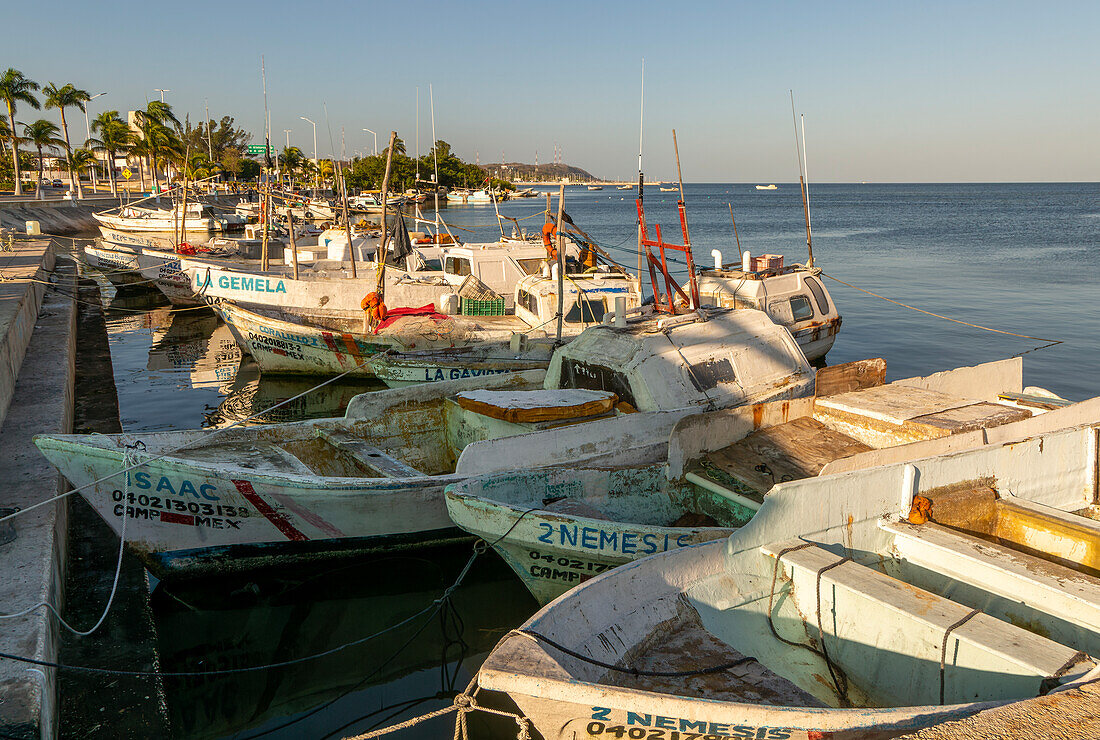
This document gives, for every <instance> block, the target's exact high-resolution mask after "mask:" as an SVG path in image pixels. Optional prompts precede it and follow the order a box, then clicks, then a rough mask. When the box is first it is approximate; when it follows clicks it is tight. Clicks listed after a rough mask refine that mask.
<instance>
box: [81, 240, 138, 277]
mask: <svg viewBox="0 0 1100 740" xmlns="http://www.w3.org/2000/svg"><path fill="white" fill-rule="evenodd" d="M84 259H85V261H87V263H88V264H89V265H91V266H92V267H95V268H96V269H98V270H102V271H103V272H105V273H106V274H107V279H108V280H110V281H111V283H113V284H114V285H147V284H148V283H146V281H145V278H144V277H143V276H142V274H141V266H140V265H139V264H138V254H137V252H134V251H131V250H125V249H109V248H107V247H105V246H103V245H101V244H86V245H85V246H84Z"/></svg>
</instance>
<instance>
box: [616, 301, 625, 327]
mask: <svg viewBox="0 0 1100 740" xmlns="http://www.w3.org/2000/svg"><path fill="white" fill-rule="evenodd" d="M615 326H617V327H619V328H620V329H622V328H625V327H626V298H625V297H624V296H621V295H617V296H615Z"/></svg>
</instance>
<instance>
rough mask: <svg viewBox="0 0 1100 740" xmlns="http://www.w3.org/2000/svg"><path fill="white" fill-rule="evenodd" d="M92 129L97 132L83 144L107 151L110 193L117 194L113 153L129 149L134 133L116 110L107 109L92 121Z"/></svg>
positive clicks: (97, 150) (98, 150) (96, 150)
mask: <svg viewBox="0 0 1100 740" xmlns="http://www.w3.org/2000/svg"><path fill="white" fill-rule="evenodd" d="M92 131H94V132H96V133H97V134H99V136H98V137H96V138H91V139H88V140H87V141H86V142H84V146H87V147H90V148H91V149H92V151H95V152H106V153H107V171H108V173H109V174H110V177H111V195H114V196H118V183H117V182H116V181H115V155H116V154H118V153H119V152H125V151H127V150H128V149H130V146H131V144H133V141H134V134H133V132H132V131H131V130H130V127H129V126H127V125H126V123H125V122H124V121H123V120H122V119H121V118H119V117H118V111H117V110H109V111H104V112H103V113H100V114H99V115H98V116H96V117H95V120H94V121H92Z"/></svg>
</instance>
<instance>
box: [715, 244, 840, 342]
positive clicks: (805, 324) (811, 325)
mask: <svg viewBox="0 0 1100 740" xmlns="http://www.w3.org/2000/svg"><path fill="white" fill-rule="evenodd" d="M712 254H714V256H715V263H716V264H715V267H714V268H713V269H710V270H700V271H699V300H700V302H701V303H702V305H704V306H720V307H722V308H755V309H757V310H760V311H764V312H766V313H767V314H768V315H769V316H771V317H772V320H773V321H775V322H776V323H779V324H782V325H783V326H785V327H787V328H788V329H789V330H790V332H791V334H792V335H794V338H795V340H796V341H797V342H798V344H799V346H801V347H802V351H803V352H804V353H805V354H806V357H807V358H808V359H810V360H817V359H820V358H822V357H824V356H825V354H826V353H827V352H828V351H829V350H830V349H831V348H832V346H833V342H834V341H836V334H837V332H838V331H840V323H841V318H840V313H839V311H837V308H836V304H835V303H833V300H832V296H830V295H829V291H828V289H827V288H826V287H825V283H824V281H823V280H822V278H821V271H820V270H815V269H812V268H807V267H805V266H803V265H799V264H794V265H786V266H785V265H784V264H783V258H782V257H781V256H778V255H763V256H762V257H756V258H753V257H752V256H751V255H750V256H749V261H748V266H747V267H746V265H745V263H744V261H742V262H741V263H737V264H732V265H722V253H721V252H720V251H719V250H717V249H716V250H714V251H713V252H712Z"/></svg>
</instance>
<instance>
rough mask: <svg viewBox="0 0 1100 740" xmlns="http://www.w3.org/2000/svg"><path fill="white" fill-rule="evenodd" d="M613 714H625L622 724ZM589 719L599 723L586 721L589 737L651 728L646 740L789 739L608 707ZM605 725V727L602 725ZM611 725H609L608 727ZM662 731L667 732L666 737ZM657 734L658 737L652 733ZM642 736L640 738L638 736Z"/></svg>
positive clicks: (751, 728)
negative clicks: (626, 729)
mask: <svg viewBox="0 0 1100 740" xmlns="http://www.w3.org/2000/svg"><path fill="white" fill-rule="evenodd" d="M612 712H614V713H615V714H620V715H621V714H626V721H625V722H620V723H618V725H617V726H615V724H616V720H613V719H612V718H611V715H612ZM592 719H593V720H603V721H595V722H588V724H587V727H586V728H585V729H587V730H588V735H589V737H595V736H598V735H603V734H608V735H611V736H612V737H634V735H633V734H629V731H627V732H622V730H624V729H625V728H624V726H623V725H626V727H631V726H633V727H652V728H656V729H654V730H650V731H649V734H646V735H644V737H646V738H647V739H648V738H650V737H652V738H654V740H657V738H663V739H664V740H694V739H695V738H698V739H699V740H701V739H702V738H703V737H707V738H741V739H742V740H749V739H750V738H751V739H752V740H788V738H790V737H791V736H792V732H791V730H789V729H787V728H784V727H757V726H756V725H735V724H731V723H728V722H707V721H705V720H698V721H693V720H689V719H681V718H679V717H664V716H662V715H659V714H643V713H641V712H622V711H616V710H613V709H609V708H608V707H592ZM605 723H606V724H605ZM609 725H611V726H609ZM663 730H670V731H671V732H669V733H668V734H667V735H666V734H665V733H664V732H663ZM657 732H659V733H660V734H654V733H657ZM639 737H642V736H639Z"/></svg>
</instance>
